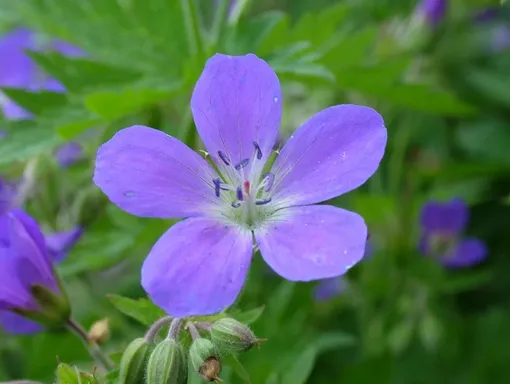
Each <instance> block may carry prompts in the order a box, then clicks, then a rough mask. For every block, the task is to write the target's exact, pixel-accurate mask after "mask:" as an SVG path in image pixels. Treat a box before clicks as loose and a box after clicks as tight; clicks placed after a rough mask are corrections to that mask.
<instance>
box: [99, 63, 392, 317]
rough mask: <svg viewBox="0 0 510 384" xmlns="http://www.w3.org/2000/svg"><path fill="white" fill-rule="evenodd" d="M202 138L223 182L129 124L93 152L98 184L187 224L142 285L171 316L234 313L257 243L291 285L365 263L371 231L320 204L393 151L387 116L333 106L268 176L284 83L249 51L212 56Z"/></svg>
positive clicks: (201, 96) (169, 240)
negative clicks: (387, 149)
mask: <svg viewBox="0 0 510 384" xmlns="http://www.w3.org/2000/svg"><path fill="white" fill-rule="evenodd" d="M191 110H192V113H193V117H194V120H195V124H196V126H197V129H198V132H199V134H200V136H201V138H202V141H203V142H204V144H205V147H206V149H207V151H208V152H209V158H210V159H211V161H214V163H215V165H216V167H217V169H218V170H219V174H218V173H216V171H215V170H214V169H213V168H212V167H211V166H210V165H209V164H208V163H207V162H206V161H205V160H204V159H203V158H202V157H200V156H199V155H198V154H197V153H195V152H194V151H192V150H191V149H190V148H189V147H187V146H186V145H185V144H183V143H182V142H180V141H179V140H177V139H175V138H173V137H171V136H169V135H167V134H165V133H163V132H161V131H158V130H155V129H152V128H148V127H143V126H132V127H129V128H125V129H123V130H121V131H119V132H117V133H116V134H115V136H114V137H113V138H112V139H110V140H109V141H108V142H106V143H105V144H103V145H102V146H101V148H100V149H99V151H98V153H97V159H96V168H95V173H94V182H95V183H96V185H98V186H99V187H100V188H101V189H102V190H103V192H104V193H105V194H106V195H107V196H108V197H109V199H110V200H111V201H112V202H113V203H115V204H116V205H117V206H119V207H120V208H121V209H123V210H125V211H127V212H129V213H131V214H133V215H137V216H142V217H158V218H185V217H188V218H187V219H186V220H183V221H181V222H179V223H177V224H175V225H173V226H172V227H171V228H170V229H169V230H168V231H167V232H166V233H165V234H164V235H163V236H162V237H161V238H160V239H159V240H158V241H157V243H156V244H155V245H154V247H153V248H152V250H151V251H150V254H149V256H148V257H147V259H146V260H145V263H144V265H143V268H142V285H143V287H144V288H145V290H146V291H147V293H148V294H149V295H150V297H151V298H152V300H153V301H154V302H155V303H156V304H157V305H158V306H160V307H161V308H163V309H165V310H166V311H167V312H168V313H169V314H170V315H173V316H178V317H184V316H190V315H200V314H203V315H206V314H212V313H216V312H218V311H221V310H223V309H224V308H226V307H228V306H230V305H231V304H232V303H233V302H234V301H235V299H236V297H237V295H238V294H239V291H240V290H241V288H242V286H243V284H244V281H245V278H246V274H247V272H248V269H249V266H250V262H251V258H252V253H253V238H255V241H256V242H257V244H258V247H259V249H260V253H261V255H262V257H263V258H264V260H265V261H266V263H267V264H269V266H270V267H271V268H272V269H273V270H274V271H275V272H276V273H278V274H279V275H280V276H282V277H283V278H285V279H288V280H292V281H310V280H318V279H325V278H329V277H335V276H339V275H342V274H344V273H345V272H347V270H349V268H351V267H352V266H353V265H354V264H356V263H357V262H358V261H359V260H360V259H361V258H362V257H363V253H364V249H365V242H366V236H367V230H366V226H365V223H364V220H363V219H362V218H361V217H360V216H359V215H357V214H355V213H353V212H350V211H346V210H344V209H341V208H337V207H333V206H329V205H316V203H319V202H322V201H325V200H329V199H331V198H333V197H335V196H338V195H342V194H344V193H347V192H349V191H351V190H353V189H355V188H357V187H359V186H360V185H362V184H363V183H364V182H365V181H366V180H367V179H368V178H369V177H370V176H371V175H372V174H373V173H374V172H375V171H376V169H377V167H378V166H379V162H380V161H381V158H382V156H383V154H384V149H385V145H386V137H387V133H386V128H385V126H384V122H383V119H382V117H381V116H380V115H379V114H378V113H377V112H376V111H375V110H373V109H371V108H369V107H363V106H357V105H337V106H333V107H329V108H326V109H325V110H323V111H322V112H319V113H318V114H316V115H315V116H313V117H312V118H310V119H309V120H308V121H307V122H305V124H304V125H303V126H302V127H301V128H299V129H298V130H297V131H296V132H295V133H294V135H292V136H291V137H290V138H289V139H288V140H287V142H286V144H285V145H284V147H283V148H282V150H281V151H280V154H279V156H278V157H277V158H276V160H275V162H274V164H273V166H272V168H271V170H270V171H269V173H264V172H263V170H264V166H265V165H266V163H267V161H268V159H269V158H270V157H271V156H273V155H274V153H273V152H272V148H273V145H274V143H275V140H276V139H277V135H278V128H279V125H280V119H281V113H282V95H281V89H280V83H279V80H278V77H277V76H276V74H275V73H274V71H273V70H272V68H271V67H270V66H269V65H268V64H267V63H266V62H265V61H263V60H262V59H260V58H258V57H257V56H255V55H253V54H248V55H246V56H226V55H222V54H216V55H214V56H213V57H212V58H211V59H209V60H208V62H207V64H206V66H205V69H204V71H203V72H202V74H201V76H200V78H199V80H198V82H197V84H196V86H195V89H194V91H193V95H192V98H191Z"/></svg>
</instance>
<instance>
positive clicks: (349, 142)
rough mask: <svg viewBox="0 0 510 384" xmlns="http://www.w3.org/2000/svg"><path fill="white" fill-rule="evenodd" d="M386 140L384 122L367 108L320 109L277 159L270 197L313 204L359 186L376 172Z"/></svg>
mask: <svg viewBox="0 0 510 384" xmlns="http://www.w3.org/2000/svg"><path fill="white" fill-rule="evenodd" d="M386 138H387V133H386V128H385V127H384V121H383V119H382V117H381V116H380V115H379V114H378V113H377V112H376V111H375V110H373V109H372V108H369V107H362V106H358V105H337V106H334V107H330V108H327V109H325V110H323V111H322V112H319V113H318V114H316V115H315V116H313V117H312V118H311V119H309V120H308V121H307V122H306V123H305V124H304V125H303V126H301V128H299V129H298V130H297V131H296V132H295V133H294V135H292V136H291V137H290V138H289V140H288V141H287V143H286V144H285V146H284V147H283V149H282V151H281V153H280V155H279V156H278V157H277V158H276V161H275V164H274V166H273V170H272V173H273V174H275V176H276V180H275V184H274V186H273V196H274V197H273V200H274V201H275V200H277V199H285V201H287V204H292V205H302V204H314V203H318V202H321V201H325V200H328V199H331V198H333V197H336V196H338V195H341V194H343V193H346V192H349V191H351V190H352V189H355V188H357V187H359V186H360V185H361V184H363V183H364V182H365V181H366V180H367V179H368V178H369V177H370V176H372V174H373V173H374V172H375V171H376V170H377V167H378V166H379V163H380V161H381V159H382V157H383V154H384V148H385V146H386Z"/></svg>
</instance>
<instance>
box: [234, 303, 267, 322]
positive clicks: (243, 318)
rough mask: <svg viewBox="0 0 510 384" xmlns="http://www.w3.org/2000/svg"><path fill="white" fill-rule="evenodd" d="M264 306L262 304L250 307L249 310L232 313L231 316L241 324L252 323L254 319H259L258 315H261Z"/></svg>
mask: <svg viewBox="0 0 510 384" xmlns="http://www.w3.org/2000/svg"><path fill="white" fill-rule="evenodd" d="M265 308H266V307H265V306H264V305H262V306H260V307H258V308H253V309H250V310H249V311H245V312H241V313H239V314H233V316H234V317H235V318H236V320H237V321H240V322H241V323H243V324H247V325H249V324H253V323H254V322H255V321H257V320H258V319H259V317H260V316H262V313H264V309H265Z"/></svg>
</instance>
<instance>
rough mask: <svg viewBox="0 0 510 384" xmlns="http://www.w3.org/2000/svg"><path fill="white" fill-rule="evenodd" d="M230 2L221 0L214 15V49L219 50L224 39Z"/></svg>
mask: <svg viewBox="0 0 510 384" xmlns="http://www.w3.org/2000/svg"><path fill="white" fill-rule="evenodd" d="M229 5H230V0H220V3H219V4H218V7H217V8H216V12H215V13H214V20H213V26H212V36H213V44H214V47H215V48H217V47H218V46H219V45H220V43H221V41H222V38H223V32H224V30H225V26H226V24H227V23H226V20H227V17H228V13H229Z"/></svg>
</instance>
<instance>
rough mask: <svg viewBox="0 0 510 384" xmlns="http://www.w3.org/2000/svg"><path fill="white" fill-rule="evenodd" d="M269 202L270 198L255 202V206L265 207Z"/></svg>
mask: <svg viewBox="0 0 510 384" xmlns="http://www.w3.org/2000/svg"><path fill="white" fill-rule="evenodd" d="M270 202H271V198H270V197H268V198H267V199H261V200H257V201H255V205H265V204H267V203H270Z"/></svg>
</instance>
